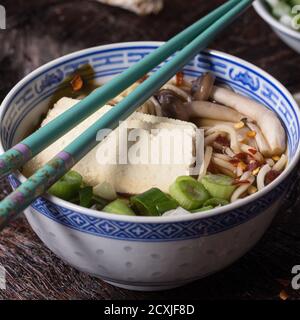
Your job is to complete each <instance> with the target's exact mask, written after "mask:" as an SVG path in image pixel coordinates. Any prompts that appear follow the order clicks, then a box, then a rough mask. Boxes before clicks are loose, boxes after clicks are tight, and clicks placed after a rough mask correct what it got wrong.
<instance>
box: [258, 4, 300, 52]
mask: <svg viewBox="0 0 300 320" xmlns="http://www.w3.org/2000/svg"><path fill="white" fill-rule="evenodd" d="M253 7H254V9H255V10H256V12H257V13H258V14H259V15H260V16H261V18H262V19H264V20H265V22H266V23H268V24H269V25H270V27H271V28H272V29H273V31H274V32H275V33H276V34H277V35H278V37H279V38H280V39H281V40H282V41H283V42H284V43H286V44H287V45H288V46H289V47H290V48H292V49H294V50H295V51H296V52H298V53H300V31H298V30H294V29H292V28H290V27H288V26H286V25H284V24H282V23H281V22H279V21H278V20H277V19H276V18H274V17H273V15H272V14H271V13H270V11H269V10H268V8H267V6H266V3H264V1H263V0H256V1H255V2H254V4H253Z"/></svg>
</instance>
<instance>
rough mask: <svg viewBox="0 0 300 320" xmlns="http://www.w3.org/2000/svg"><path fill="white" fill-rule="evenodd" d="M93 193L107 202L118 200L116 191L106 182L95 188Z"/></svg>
mask: <svg viewBox="0 0 300 320" xmlns="http://www.w3.org/2000/svg"><path fill="white" fill-rule="evenodd" d="M93 193H94V194H95V195H96V196H98V197H101V198H103V199H106V200H109V201H112V200H115V199H117V193H116V190H115V189H114V187H113V186H112V185H111V184H110V183H108V182H107V181H104V182H102V183H100V184H98V185H96V186H95V187H94V188H93Z"/></svg>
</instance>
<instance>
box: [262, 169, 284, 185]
mask: <svg viewBox="0 0 300 320" xmlns="http://www.w3.org/2000/svg"><path fill="white" fill-rule="evenodd" d="M280 174H281V172H280V171H276V170H271V171H269V172H268V173H267V174H266V177H265V183H266V184H269V183H271V182H272V181H274V180H275V179H276V178H277V177H278V176H280Z"/></svg>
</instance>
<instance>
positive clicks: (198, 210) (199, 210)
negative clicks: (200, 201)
mask: <svg viewBox="0 0 300 320" xmlns="http://www.w3.org/2000/svg"><path fill="white" fill-rule="evenodd" d="M213 208H214V207H213V206H204V207H202V208H200V209H195V210H191V212H192V213H197V212H203V211H208V210H211V209H213Z"/></svg>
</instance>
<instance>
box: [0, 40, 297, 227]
mask: <svg viewBox="0 0 300 320" xmlns="http://www.w3.org/2000/svg"><path fill="white" fill-rule="evenodd" d="M163 43H164V42H161V41H134V42H118V43H112V44H107V45H100V46H95V47H91V48H87V49H83V50H79V51H75V52H73V53H70V54H67V55H64V56H61V57H59V58H56V59H54V60H51V61H50V62H48V63H46V64H44V65H42V66H40V67H39V68H37V69H35V70H34V71H32V72H30V73H29V74H28V75H27V76H25V77H24V78H23V79H22V80H21V81H19V82H18V83H17V84H16V85H15V86H14V87H13V88H12V89H11V90H10V91H9V93H8V94H7V96H6V97H5V99H4V100H3V102H2V103H1V108H0V124H1V121H2V119H3V113H4V110H5V106H6V105H7V104H8V103H9V102H10V99H11V98H12V97H13V96H14V94H15V93H16V92H17V91H19V90H20V88H22V87H23V86H24V85H25V84H26V83H27V82H28V81H29V80H30V79H33V78H35V77H36V76H38V75H40V74H41V73H43V72H45V71H46V70H47V69H48V68H50V67H53V66H54V65H57V64H64V63H65V60H70V59H73V58H76V57H78V56H80V55H83V54H90V53H92V52H93V51H99V50H109V49H113V48H116V47H121V48H122V47H125V48H128V47H136V46H138V47H140V46H149V47H153V46H155V47H157V46H160V45H162V44H163ZM203 52H206V53H208V54H212V55H214V56H217V57H222V58H225V59H227V60H228V61H234V62H236V63H239V64H241V65H242V66H244V67H248V68H249V69H251V70H253V71H255V72H257V73H259V74H260V75H261V76H263V77H265V78H266V79H268V80H269V81H271V82H272V83H273V84H274V85H275V86H276V87H278V88H279V89H280V91H282V92H283V94H284V95H285V96H286V97H287V98H288V100H289V102H290V103H291V104H292V105H293V106H294V107H295V111H296V114H297V119H298V121H299V122H300V110H299V108H298V105H297V103H296V101H295V100H294V98H293V96H292V94H291V93H290V92H289V91H288V90H287V89H286V88H285V87H284V86H283V85H282V84H281V83H280V82H279V81H278V80H276V79H275V78H273V76H271V75H270V74H268V73H267V72H266V71H264V70H262V69H260V68H259V67H257V66H255V65H253V64H252V63H250V62H248V61H245V60H243V59H241V58H238V57H235V56H233V55H230V54H227V53H224V52H221V51H218V50H211V49H207V50H203ZM4 151H5V150H4V148H3V144H2V139H1V137H0V154H1V153H3V152H4ZM299 159H300V143H299V144H298V147H297V150H296V153H295V156H294V158H293V159H292V161H291V162H289V163H288V166H287V168H286V169H285V170H284V172H283V173H282V174H281V175H280V176H279V177H278V178H277V179H275V180H274V181H273V182H272V183H270V184H269V185H267V186H266V187H265V188H263V190H261V191H259V192H257V193H255V194H253V195H249V196H248V197H246V198H244V199H240V200H238V201H236V202H234V203H230V204H228V205H226V206H224V207H219V208H215V209H212V210H209V211H206V212H205V211H204V212H199V213H193V214H191V215H182V216H167V217H163V216H159V217H149V216H125V215H124V216H123V215H118V214H107V213H106V212H103V211H97V210H94V209H89V208H84V207H81V206H79V205H76V204H73V203H71V202H68V201H65V200H62V199H60V198H58V197H55V196H52V195H50V194H47V193H46V194H44V195H43V196H42V197H43V198H44V199H46V200H48V201H50V202H52V203H54V204H55V205H58V206H60V207H63V208H65V209H68V210H72V211H74V212H77V213H79V214H83V215H89V216H93V217H95V218H100V219H105V220H115V221H121V222H129V223H130V222H134V223H150V224H153V223H155V224H157V223H176V222H187V221H194V220H198V219H205V218H211V217H215V216H218V215H221V214H223V213H226V212H229V211H232V210H236V209H238V208H240V207H243V206H245V205H247V204H249V203H250V202H254V201H255V200H257V199H259V198H262V197H263V196H264V195H266V194H267V193H269V192H270V191H272V190H273V189H275V188H276V187H277V186H278V185H279V184H281V183H282V182H283V181H284V180H285V179H286V178H287V177H288V176H289V175H290V174H291V172H292V171H293V169H294V168H295V167H296V165H297V163H298V161H299ZM15 174H16V175H17V177H18V179H19V180H20V181H21V182H24V181H25V180H27V178H26V177H25V176H24V175H23V174H22V173H21V172H20V171H18V170H17V171H16V172H15Z"/></svg>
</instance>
